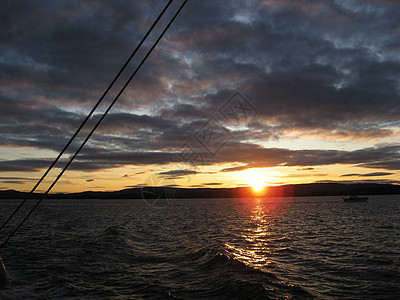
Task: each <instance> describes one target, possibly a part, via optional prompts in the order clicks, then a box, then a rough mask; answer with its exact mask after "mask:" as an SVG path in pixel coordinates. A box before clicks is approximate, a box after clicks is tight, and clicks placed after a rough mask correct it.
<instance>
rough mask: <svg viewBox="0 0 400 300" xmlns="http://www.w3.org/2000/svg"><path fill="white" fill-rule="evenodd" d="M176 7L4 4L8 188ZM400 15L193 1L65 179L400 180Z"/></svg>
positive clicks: (1, 57) (279, 1)
mask: <svg viewBox="0 0 400 300" xmlns="http://www.w3.org/2000/svg"><path fill="white" fill-rule="evenodd" d="M180 3H181V1H177V0H176V2H175V1H174V4H173V5H172V6H171V7H170V10H169V11H168V13H167V15H166V16H165V17H164V18H163V19H162V21H161V24H159V25H160V26H157V27H156V30H155V32H154V34H152V35H151V36H150V39H149V41H148V42H147V43H146V44H145V47H144V48H143V49H142V51H140V52H139V53H138V54H139V55H138V56H137V58H136V59H135V60H134V61H133V63H132V64H130V66H129V67H128V70H127V71H126V72H125V73H124V74H123V76H122V78H121V80H119V81H118V82H117V85H116V87H115V88H114V89H112V91H111V93H110V95H109V96H108V97H107V98H106V99H105V103H104V105H102V106H101V107H100V109H99V110H98V111H97V112H96V114H95V117H94V119H98V118H99V116H100V114H101V113H102V112H103V111H104V110H105V107H106V106H107V105H108V104H109V102H110V100H112V98H113V97H114V96H115V95H116V93H117V92H118V89H119V88H120V87H121V86H122V84H123V83H124V80H126V78H127V77H129V75H130V73H131V72H132V70H133V69H134V68H135V66H136V65H137V64H138V62H140V59H141V58H142V57H143V55H144V54H145V52H146V50H147V49H148V48H149V47H150V46H151V43H152V42H153V41H154V40H155V38H156V37H157V35H158V34H159V32H160V31H161V30H162V28H163V26H165V24H166V22H167V21H168V19H169V18H170V17H171V16H172V14H173V12H174V11H175V10H176V9H177V7H178V5H180ZM165 4H166V1H160V0H157V1H155V0H154V1H150V0H141V1H122V0H117V1H105V0H104V1H102V0H97V1H95V0H93V1H73V0H68V1H62V0H59V1H52V0H38V1H19V0H16V1H14V0H6V1H2V2H1V3H0V7H1V10H0V13H1V17H0V41H1V42H0V87H1V88H0V107H1V110H0V115H1V118H0V126H1V130H0V136H1V144H0V189H11V188H12V189H16V190H21V191H27V190H30V189H31V188H32V187H33V185H34V183H35V180H36V179H38V178H39V177H40V176H41V174H42V173H43V172H44V170H45V169H46V168H47V167H48V166H49V164H50V163H51V161H52V160H53V159H54V158H55V157H56V156H57V154H58V152H59V151H60V150H61V149H62V148H63V146H64V145H65V144H66V143H67V141H68V139H69V138H70V137H71V136H72V134H73V132H74V131H75V129H76V128H77V127H78V126H79V124H80V123H81V122H82V120H83V119H84V118H85V115H86V114H87V113H88V112H89V111H90V109H91V107H92V106H93V105H94V104H95V103H96V101H97V99H98V98H99V97H100V96H101V94H102V93H103V91H104V90H105V88H106V87H107V85H108V83H109V82H110V81H111V80H112V79H113V77H114V76H115V74H116V73H117V72H118V70H119V68H120V67H121V66H122V64H123V63H124V61H125V60H126V59H127V57H128V56H129V55H130V53H131V52H132V50H133V49H134V48H135V47H136V45H137V44H138V42H139V41H140V39H141V38H142V36H143V35H144V34H145V32H146V31H147V29H148V27H149V26H150V25H151V23H152V22H153V20H154V19H155V18H156V17H157V15H158V13H159V12H160V11H161V10H162V9H163V7H164V5H165ZM399 20H400V3H399V2H398V1H390V0H299V1H289V0H249V1H245V0H243V1H237V0H231V1H226V0H212V1H208V0H189V2H188V4H187V5H186V6H185V8H184V9H183V11H182V13H181V14H180V15H179V16H178V18H177V20H176V21H175V22H174V24H173V25H172V27H171V28H170V30H169V31H168V33H167V34H166V36H165V37H164V38H163V40H162V41H161V42H160V44H159V45H158V46H157V48H156V49H155V51H154V52H153V53H152V55H151V56H150V58H149V59H148V61H147V62H146V63H145V65H144V66H143V68H142V69H141V70H140V71H139V73H138V75H137V76H136V77H135V79H134V81H133V82H132V83H131V84H130V85H129V87H128V89H127V90H126V91H125V92H124V93H123V95H122V96H121V98H120V99H119V100H118V102H117V103H116V105H115V106H114V108H113V109H112V111H111V113H110V114H109V115H108V116H107V117H106V118H105V120H104V122H103V123H102V124H101V126H100V127H99V128H98V130H97V131H96V133H95V134H94V135H93V137H92V138H91V140H90V141H89V143H88V144H87V145H86V146H85V148H84V150H83V151H82V152H81V153H80V155H79V156H78V157H77V159H76V161H74V163H73V164H72V165H71V168H70V169H69V170H68V171H67V173H66V174H65V175H64V176H63V177H62V179H61V180H60V182H59V183H58V185H57V186H56V187H55V189H54V191H56V192H67V191H83V190H119V189H123V188H127V187H133V186H142V185H146V184H147V185H164V184H169V185H176V186H182V187H228V186H243V185H249V184H251V182H252V181H254V180H262V182H263V183H264V184H267V185H278V184H287V183H309V182H321V181H322V182H329V181H339V182H356V181H358V182H390V183H400V178H399V176H398V173H399V170H400V152H399V151H400V141H399V129H400V77H399V74H400V23H399ZM91 125H93V121H92V122H90V124H89V125H88V126H86V127H85V129H84V130H83V132H82V134H80V135H79V137H78V139H77V141H76V142H75V143H74V144H73V145H72V147H71V148H70V149H69V151H68V152H67V153H66V155H65V156H64V160H65V159H66V158H68V157H69V156H70V155H71V153H73V151H74V150H75V149H76V148H77V145H78V144H79V143H80V142H81V141H82V138H83V137H84V136H85V134H87V132H88V130H90V126H91ZM64 160H63V161H64ZM57 166H58V167H60V166H62V164H58V165H57ZM59 171H60V169H59V168H56V169H55V170H54V172H52V173H51V176H49V178H48V180H47V181H45V182H44V184H43V185H42V186H41V187H40V189H41V190H43V189H45V188H46V183H48V182H49V181H50V180H51V179H54V175H55V174H57V172H59ZM260 178H261V179H260Z"/></svg>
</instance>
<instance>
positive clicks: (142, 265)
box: [0, 196, 400, 299]
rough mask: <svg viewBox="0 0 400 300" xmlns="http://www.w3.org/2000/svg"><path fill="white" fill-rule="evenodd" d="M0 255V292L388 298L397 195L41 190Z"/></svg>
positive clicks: (399, 231)
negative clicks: (96, 196) (166, 196)
mask: <svg viewBox="0 0 400 300" xmlns="http://www.w3.org/2000/svg"><path fill="white" fill-rule="evenodd" d="M0 201H1V207H0V221H1V222H2V221H3V220H4V218H5V216H6V215H7V214H8V213H10V211H11V210H12V209H13V208H14V207H16V205H17V203H18V201H17V200H0ZM2 236H3V237H4V233H3V234H2ZM0 255H1V256H2V257H3V261H4V263H5V265H6V267H7V271H8V275H9V277H10V284H9V286H8V287H7V288H6V289H4V290H1V291H0V297H1V299H29V298H34V299H55V298H57V299H127V298H129V299H132V298H139V299H141V298H145V299H269V298H272V299H276V298H278V299H287V298H289V299H290V298H292V299H305V298H306V299H307V298H324V299H329V298H331V299H346V298H347V299H366V298H371V299H376V298H383V299H390V298H392V299H396V298H399V297H400V284H399V283H400V196H371V197H370V199H369V201H368V202H367V203H343V202H342V201H341V200H340V199H339V198H338V197H308V198H305V197H303V198H282V199H280V198H267V199H207V200H195V199H187V200H175V201H174V205H173V206H168V207H166V208H164V209H156V208H154V207H151V206H149V205H148V204H146V203H145V202H144V201H143V200H58V201H57V200H46V201H45V202H44V203H43V205H41V206H40V207H39V208H38V210H37V211H36V212H35V213H34V215H32V217H31V219H30V220H29V221H28V222H27V223H26V224H25V225H24V227H23V228H22V229H21V231H20V232H19V234H18V235H17V236H15V237H14V238H13V239H12V240H11V241H10V243H9V244H8V246H7V247H6V248H5V249H3V250H1V253H0Z"/></svg>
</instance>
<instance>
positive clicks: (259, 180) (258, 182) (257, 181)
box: [249, 175, 265, 192]
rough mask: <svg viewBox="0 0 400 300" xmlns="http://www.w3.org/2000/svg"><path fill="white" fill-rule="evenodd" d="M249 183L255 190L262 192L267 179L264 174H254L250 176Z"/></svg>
mask: <svg viewBox="0 0 400 300" xmlns="http://www.w3.org/2000/svg"><path fill="white" fill-rule="evenodd" d="M249 184H250V186H251V188H252V189H253V191H255V192H261V191H262V190H263V189H264V187H265V181H264V178H263V177H262V176H257V175H254V176H252V177H250V178H249Z"/></svg>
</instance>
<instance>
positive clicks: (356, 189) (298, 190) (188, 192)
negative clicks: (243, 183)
mask: <svg viewBox="0 0 400 300" xmlns="http://www.w3.org/2000/svg"><path fill="white" fill-rule="evenodd" d="M349 194H356V195H391V194H400V185H392V184H374V183H357V184H342V183H310V184H294V185H281V186H273V187H268V188H265V189H264V191H263V192H262V193H259V194H257V196H258V197H278V196H281V197H301V196H341V195H349ZM28 195H29V194H28V193H24V192H18V191H15V190H3V191H0V199H23V198H26V197H27V196H28ZM42 196H43V195H42V194H40V193H35V194H34V196H31V197H30V198H40V197H42ZM254 196H255V195H254V193H253V191H252V189H251V188H249V187H238V188H176V187H143V188H140V187H139V188H130V189H124V190H120V191H114V192H92V191H87V192H81V193H64V194H50V195H48V196H47V198H60V199H140V198H146V199H154V198H169V199H179V198H233V197H246V198H247V197H248V198H251V197H254Z"/></svg>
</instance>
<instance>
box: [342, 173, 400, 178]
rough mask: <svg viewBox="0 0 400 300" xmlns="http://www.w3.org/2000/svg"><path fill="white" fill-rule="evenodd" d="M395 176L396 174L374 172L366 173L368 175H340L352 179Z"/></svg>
mask: <svg viewBox="0 0 400 300" xmlns="http://www.w3.org/2000/svg"><path fill="white" fill-rule="evenodd" d="M393 174H395V173H389V172H373V173H366V174H358V173H350V174H343V175H340V177H352V176H361V177H376V176H388V175H393Z"/></svg>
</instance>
